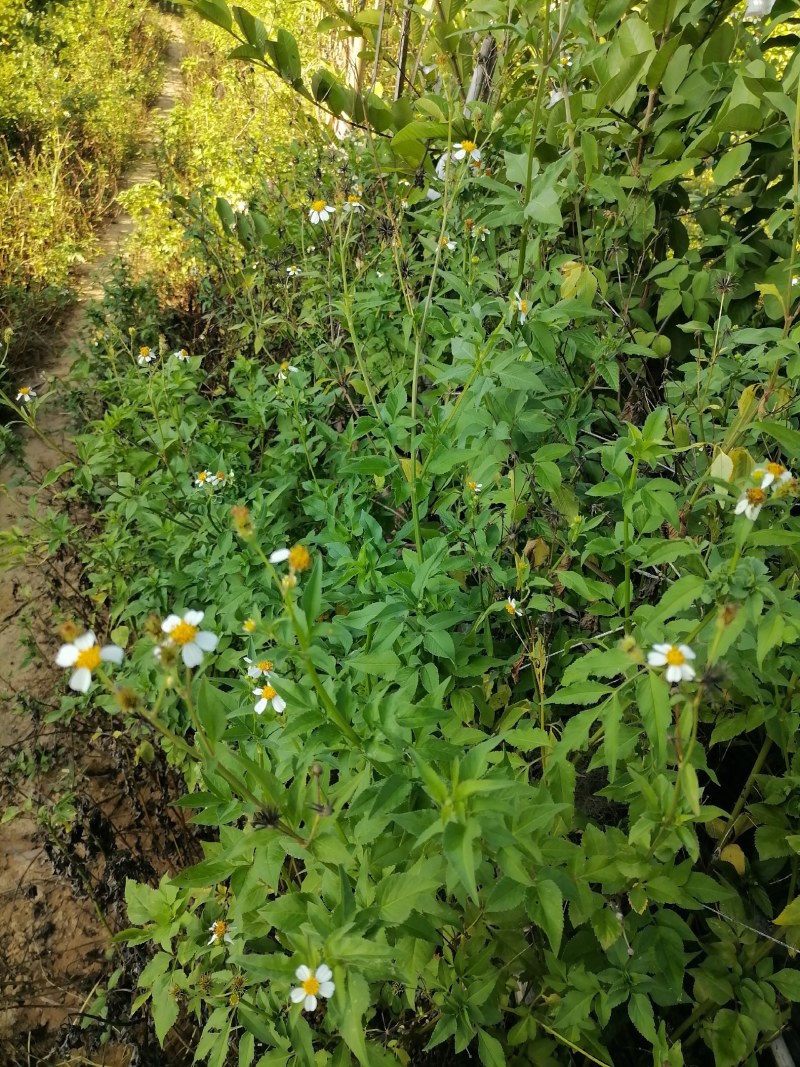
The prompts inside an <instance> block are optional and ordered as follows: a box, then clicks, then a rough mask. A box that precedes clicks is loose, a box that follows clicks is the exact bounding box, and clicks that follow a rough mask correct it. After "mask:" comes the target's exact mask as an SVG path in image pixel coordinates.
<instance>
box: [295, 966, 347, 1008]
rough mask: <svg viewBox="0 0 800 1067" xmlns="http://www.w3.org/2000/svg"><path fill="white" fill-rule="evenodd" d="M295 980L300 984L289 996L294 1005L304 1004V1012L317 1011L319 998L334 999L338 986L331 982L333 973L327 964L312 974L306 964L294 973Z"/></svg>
mask: <svg viewBox="0 0 800 1067" xmlns="http://www.w3.org/2000/svg"><path fill="white" fill-rule="evenodd" d="M294 976H295V978H296V979H297V980H298V982H299V983H300V985H299V986H297V987H295V988H294V989H293V990H292V991H291V993H290V994H289V998H290V1000H291V1002H292V1004H300V1002H301V1001H302V1003H303V1010H304V1011H316V1008H317V997H325V998H326V999H327V998H328V997H332V996H333V994H334V992H335V990H336V985H335V984H334V983H333V982H332V981H331V978H333V971H332V970H331V969H330V967H328V965H327V964H325V963H321V964H320V965H319V967H317V969H316V971H314V972H313V973H312V971H311V968H310V967H306V965H305V964H303V965H302V966H300V967H298V968H297V970H296V971H295V972H294Z"/></svg>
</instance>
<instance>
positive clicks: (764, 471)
mask: <svg viewBox="0 0 800 1067" xmlns="http://www.w3.org/2000/svg"><path fill="white" fill-rule="evenodd" d="M752 478H753V481H754V482H756V483H757V484H756V485H755V486H753V487H752V488H750V489H746V490H745V492H744V493H743V494H742V496H741V498H740V499H739V502H738V503H737V505H736V507H735V509H734V512H735V514H736V515H742V514H744V516H745V518H747V519H749V520H750V521H751V522H755V521H756V519H757V518H758V516H759V513H760V512H761V508H762V507H763V506H764V504H765V503H766V502H767V490H768V489H769V490H771V492H772V493H773V494H775V493H779V492H781V491H782V490H783V489H784V488H785V487H786V486H787V485H788V484H789V483H790V482H792V481H794V475H793V474H792V472H791V471H790V470H788V469H787V468H786V467H784V466H783V464H781V463H772V462H770V463H765V464H764V465H763V467H756V468H755V470H754V471H753V473H752Z"/></svg>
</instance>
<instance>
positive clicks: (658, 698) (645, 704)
mask: <svg viewBox="0 0 800 1067" xmlns="http://www.w3.org/2000/svg"><path fill="white" fill-rule="evenodd" d="M636 704H637V707H638V709H639V715H640V717H641V720H642V724H643V725H644V728H645V732H646V734H647V738H648V740H649V742H650V745H651V747H652V749H653V752H654V754H655V760H656V763H657V764H658V766H659V767H663V766H664V765H665V763H666V758H667V755H666V753H667V733H668V731H669V728H670V724H671V722H672V706H671V704H670V699H669V686H668V685H667V683H666V682H665V681H664V679H663V678H662V677H661V675H660V674H658V673H656V672H655V671H647V673H646V674H644V675H642V677H641V678H640V679H639V682H638V684H637V686H636Z"/></svg>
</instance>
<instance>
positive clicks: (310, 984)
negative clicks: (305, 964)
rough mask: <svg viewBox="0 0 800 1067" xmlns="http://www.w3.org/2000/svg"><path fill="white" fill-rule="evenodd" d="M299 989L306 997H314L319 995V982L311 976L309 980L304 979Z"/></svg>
mask: <svg viewBox="0 0 800 1067" xmlns="http://www.w3.org/2000/svg"><path fill="white" fill-rule="evenodd" d="M300 988H301V989H302V990H303V992H304V993H305V994H306V996H308V997H315V996H316V995H317V993H319V982H318V981H317V979H316V978H315V977H314V975H313V974H312V975H311V977H310V978H306V980H305V982H302V983H301V985H300Z"/></svg>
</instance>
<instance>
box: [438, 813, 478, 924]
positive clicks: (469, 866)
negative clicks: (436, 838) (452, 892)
mask: <svg viewBox="0 0 800 1067" xmlns="http://www.w3.org/2000/svg"><path fill="white" fill-rule="evenodd" d="M479 836H480V827H479V826H478V824H477V823H476V822H474V821H473V820H469V821H468V822H466V823H462V822H455V821H451V822H449V823H448V824H447V826H445V828H444V834H443V835H442V847H443V849H444V854H445V856H446V857H447V862H448V863H449V864H450V866H451V867H452V869H453V871H454V872H455V874H456V875H457V877H458V880H459V881H460V882H461V884H462V885H463V886H464V888H465V889H466V890H467V892H468V893H469V895H470V896H471V897H472V899H473V900H474V902H475V903H476V904H477V903H478V902H479V901H478V885H477V882H476V881H475V855H474V853H473V850H472V842H473V841H474V840H475V838H476V837H479Z"/></svg>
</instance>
